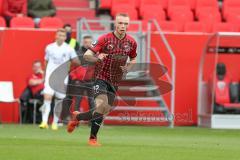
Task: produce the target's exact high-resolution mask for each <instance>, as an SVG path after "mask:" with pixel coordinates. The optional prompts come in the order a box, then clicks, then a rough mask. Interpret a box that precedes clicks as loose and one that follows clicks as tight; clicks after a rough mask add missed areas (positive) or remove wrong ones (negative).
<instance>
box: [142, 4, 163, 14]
mask: <svg viewBox="0 0 240 160" xmlns="http://www.w3.org/2000/svg"><path fill="white" fill-rule="evenodd" d="M161 2H162V1H160V0H142V1H141V4H140V8H139V15H140V17H143V14H144V12H145V11H152V12H155V11H158V10H162V9H163V6H162V3H161Z"/></svg>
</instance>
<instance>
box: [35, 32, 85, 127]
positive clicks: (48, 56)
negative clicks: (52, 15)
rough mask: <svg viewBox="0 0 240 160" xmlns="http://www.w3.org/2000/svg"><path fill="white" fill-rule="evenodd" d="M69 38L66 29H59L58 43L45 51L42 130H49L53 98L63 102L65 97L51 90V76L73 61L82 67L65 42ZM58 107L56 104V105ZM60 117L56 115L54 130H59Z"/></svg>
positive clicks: (50, 45) (53, 124)
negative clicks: (60, 67) (56, 70)
mask: <svg viewBox="0 0 240 160" xmlns="http://www.w3.org/2000/svg"><path fill="white" fill-rule="evenodd" d="M66 38H67V33H66V30H65V29H62V28H61V29H58V30H57V32H56V41H55V42H54V43H51V44H49V45H47V47H46V50H45V52H46V53H45V63H46V64H45V65H46V71H45V82H44V90H43V93H44V104H43V106H42V107H41V111H42V123H41V124H40V125H39V127H40V128H42V129H45V128H48V116H49V113H50V110H51V101H52V98H53V96H55V98H56V99H59V100H62V99H63V98H64V97H65V94H64V93H59V92H56V91H55V90H54V89H52V88H51V86H50V84H49V80H50V76H51V74H52V73H53V72H54V70H55V69H57V68H58V67H59V66H60V65H62V64H64V63H65V62H67V61H69V60H71V62H72V63H73V64H75V65H80V62H79V60H78V57H77V54H76V52H75V51H74V49H73V48H71V47H70V46H69V45H68V44H67V43H65V40H66ZM55 105H56V104H55ZM58 119H59V118H58V116H57V115H56V114H55V113H54V117H53V123H52V129H53V130H57V129H58V125H57V123H58Z"/></svg>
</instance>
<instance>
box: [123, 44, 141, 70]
mask: <svg viewBox="0 0 240 160" xmlns="http://www.w3.org/2000/svg"><path fill="white" fill-rule="evenodd" d="M136 57H137V43H136V42H135V43H134V45H133V49H132V51H131V53H130V54H129V58H130V61H129V62H128V64H127V65H125V66H121V69H122V71H123V72H124V73H127V72H129V71H130V70H131V69H132V68H133V66H134V64H136V62H137V58H136Z"/></svg>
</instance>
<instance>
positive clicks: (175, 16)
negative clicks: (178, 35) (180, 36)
mask: <svg viewBox="0 0 240 160" xmlns="http://www.w3.org/2000/svg"><path fill="white" fill-rule="evenodd" d="M170 19H171V21H174V22H176V23H178V27H180V28H179V30H180V31H183V27H184V24H185V23H186V22H192V21H193V13H192V11H184V12H179V11H173V12H172V14H171V16H170Z"/></svg>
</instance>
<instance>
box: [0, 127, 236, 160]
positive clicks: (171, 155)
mask: <svg viewBox="0 0 240 160" xmlns="http://www.w3.org/2000/svg"><path fill="white" fill-rule="evenodd" d="M88 135H89V128H88V127H87V126H81V127H79V128H78V129H77V130H76V132H74V133H73V134H68V133H67V132H66V130H65V127H62V128H60V130H59V131H52V130H50V129H49V130H40V129H39V128H38V127H37V126H32V125H0V160H48V159H49V160H135V159H136V160H175V159H178V160H188V159H189V160H213V159H217V160H227V159H231V160H235V159H240V152H239V150H240V140H239V139H240V131H238V130H211V129H203V128H196V127H176V128H174V129H170V128H164V127H142V126H134V127H130V126H104V127H103V128H102V129H101V131H100V135H99V140H100V142H101V143H102V144H103V146H102V147H98V148H93V147H89V146H87V139H88Z"/></svg>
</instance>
